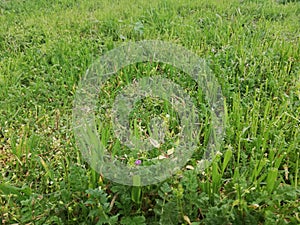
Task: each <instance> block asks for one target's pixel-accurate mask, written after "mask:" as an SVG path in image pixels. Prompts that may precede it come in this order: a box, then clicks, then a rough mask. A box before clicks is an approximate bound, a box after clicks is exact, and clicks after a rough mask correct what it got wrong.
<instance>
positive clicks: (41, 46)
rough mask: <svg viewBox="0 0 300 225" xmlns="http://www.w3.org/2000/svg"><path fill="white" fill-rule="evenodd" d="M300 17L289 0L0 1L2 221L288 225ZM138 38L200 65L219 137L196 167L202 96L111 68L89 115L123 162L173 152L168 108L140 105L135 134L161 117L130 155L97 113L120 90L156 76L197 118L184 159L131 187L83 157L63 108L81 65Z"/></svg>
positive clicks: (295, 150) (294, 169) (293, 215)
mask: <svg viewBox="0 0 300 225" xmlns="http://www.w3.org/2000/svg"><path fill="white" fill-rule="evenodd" d="M299 15H300V4H299V1H284V0H282V1H275V0H264V1H260V0H256V1H254V0H244V1H236V0H232V1H229V2H227V1H222V0H211V1H208V0H201V1H191V0H190V1H183V0H178V1H175V0H164V1H158V0H153V1H127V0H117V1H112V2H110V1H106V0H101V1H95V0H90V1H81V0H56V1H53V0H52V1H45V0H39V1H37V0H32V1H21V0H12V1H6V0H3V1H1V2H0V24H1V25H0V105H1V107H0V180H1V183H0V222H1V224H193V225H195V224H286V223H290V224H299V223H300V201H299V197H300V189H299V186H300V181H299V175H300V173H299V154H300V128H299V125H300V117H299V115H300V43H299V38H300V36H299V34H300V26H299V24H300V16H299ZM141 40H163V41H169V42H172V43H174V44H178V45H180V46H183V47H185V48H186V49H189V50H191V51H193V52H194V53H195V54H197V55H198V56H199V57H201V58H203V59H205V60H206V61H207V63H208V65H209V67H210V69H211V70H212V72H213V74H214V75H215V76H216V78H217V80H218V81H219V83H220V85H221V88H222V92H223V95H224V102H225V118H226V126H225V131H226V133H225V136H224V140H223V143H222V146H221V149H220V152H219V154H218V156H217V158H216V159H215V160H214V161H213V163H212V164H211V165H210V166H209V167H208V168H207V169H206V170H205V171H203V172H201V173H199V171H197V170H196V169H195V168H196V165H197V162H198V161H199V160H200V159H201V157H202V155H201V152H202V150H201V148H204V147H205V143H206V142H207V136H209V135H208V134H209V132H210V128H209V120H208V119H207V116H208V114H207V113H206V112H205V107H204V106H205V104H206V103H205V101H204V99H203V96H202V93H201V91H200V90H197V88H196V87H195V84H194V83H193V81H192V80H190V79H189V78H187V77H186V76H185V74H184V73H182V72H181V71H178V70H176V69H175V68H172V67H171V66H168V65H163V64H157V63H156V64H155V63H152V64H151V63H144V64H140V65H132V66H129V67H128V68H124V69H123V70H121V71H119V72H118V73H117V74H116V76H115V77H113V78H112V79H111V80H109V82H107V84H106V85H105V87H103V89H102V90H101V96H102V97H101V98H100V99H99V113H98V117H97V118H98V120H97V121H98V125H99V124H100V125H101V126H100V125H99V126H98V129H99V133H100V134H101V141H102V142H103V143H104V144H106V146H107V148H108V149H110V151H111V152H112V153H113V154H114V155H115V156H116V157H119V158H120V160H124V163H126V164H128V165H131V166H134V163H135V161H136V160H137V159H142V161H143V162H144V161H146V159H147V158H149V157H150V158H151V157H158V158H159V157H160V156H161V157H163V156H167V155H168V154H172V152H170V151H169V152H168V151H167V150H170V147H171V146H172V143H174V142H176V134H178V133H179V130H180V127H179V126H178V122H176V115H174V116H173V117H172V116H171V117H167V116H166V115H169V114H170V115H172V110H171V109H170V105H169V104H168V103H166V102H163V101H160V100H159V99H154V98H149V99H144V100H143V101H141V102H139V104H137V106H136V108H135V110H134V111H133V112H132V114H131V118H132V126H131V127H132V129H133V130H135V133H136V135H137V136H143V135H145V134H146V135H147V134H148V133H147V132H149V123H150V122H149V121H150V120H151V118H153V115H159V114H161V118H162V119H163V120H168V121H169V120H170V121H171V122H170V121H169V122H168V123H169V126H170V130H169V133H168V136H167V141H166V143H165V144H164V145H163V147H162V149H160V148H156V149H155V151H153V152H151V153H147V154H141V153H140V152H135V151H129V149H128V148H126V147H124V146H122V145H121V143H120V142H118V140H116V138H115V137H113V135H112V126H111V124H110V122H109V115H107V114H108V113H106V112H109V111H108V109H109V107H110V105H111V103H112V100H113V99H114V98H115V96H116V94H117V92H118V90H120V89H121V88H122V87H125V86H126V85H128V84H129V83H131V82H133V81H134V80H136V79H138V78H141V77H143V76H153V74H155V73H157V71H160V73H161V74H163V75H164V76H166V77H167V78H169V79H171V80H173V81H174V82H176V83H177V84H179V85H181V86H182V87H183V88H184V90H186V92H187V93H188V94H190V95H191V96H192V98H193V101H194V102H195V104H196V105H197V106H199V109H201V112H203V115H202V117H201V119H203V120H201V121H202V125H203V127H202V130H201V132H202V133H201V136H200V138H199V143H200V144H199V146H200V147H199V149H198V150H197V151H196V152H195V153H194V155H193V157H192V158H191V159H190V160H189V162H188V163H187V164H186V165H185V166H184V167H183V168H181V169H180V170H179V171H178V172H177V173H176V174H175V175H173V176H171V177H170V178H169V179H167V180H166V181H164V182H161V183H158V184H155V185H150V186H146V187H130V186H124V185H120V184H117V183H114V182H112V181H110V180H108V179H107V178H106V177H105V176H102V175H101V174H98V173H97V172H95V171H94V170H93V169H91V168H90V166H89V165H88V164H87V163H86V162H85V161H84V159H83V157H82V155H81V153H80V151H79V149H78V146H77V145H76V142H75V138H74V134H73V130H72V109H73V100H74V97H75V93H76V90H77V87H78V84H79V82H80V80H81V78H82V77H83V76H84V74H85V72H86V71H87V69H88V68H89V67H90V66H91V64H92V63H93V62H94V61H95V60H97V59H98V58H99V57H100V56H101V55H103V54H105V53H106V52H108V51H109V50H112V49H114V48H116V47H119V46H122V45H123V44H124V43H127V42H130V41H132V42H134V41H141ZM179 54H180V53H179ZM158 68H159V69H158ZM106 107H107V108H106ZM201 107H202V108H201ZM101 110H102V111H101ZM137 117H139V118H141V119H142V122H141V123H139V124H138V123H137V122H138V120H135V119H134V118H137ZM201 144H203V145H204V146H202V147H201ZM163 172H164V171H162V173H163Z"/></svg>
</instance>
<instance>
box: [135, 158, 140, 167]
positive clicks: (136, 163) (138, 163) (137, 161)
mask: <svg viewBox="0 0 300 225" xmlns="http://www.w3.org/2000/svg"><path fill="white" fill-rule="evenodd" d="M134 164H135V165H137V166H138V165H141V164H142V160H140V159H138V160H136V161H135V162H134Z"/></svg>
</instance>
